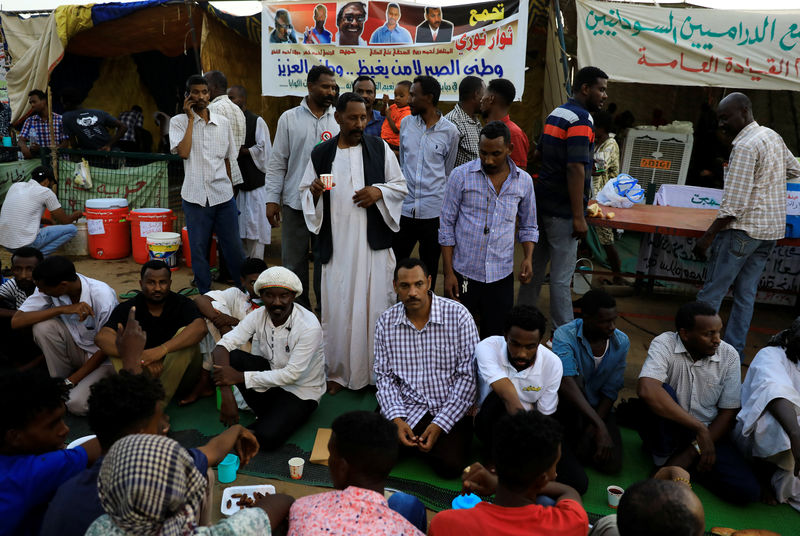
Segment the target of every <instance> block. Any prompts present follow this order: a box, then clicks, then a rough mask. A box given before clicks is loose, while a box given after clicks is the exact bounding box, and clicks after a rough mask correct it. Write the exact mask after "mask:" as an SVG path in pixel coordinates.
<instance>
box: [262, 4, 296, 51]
mask: <svg viewBox="0 0 800 536" xmlns="http://www.w3.org/2000/svg"><path fill="white" fill-rule="evenodd" d="M269 42H270V43H297V35H296V34H295V33H294V27H292V18H291V17H290V16H289V12H288V11H286V10H285V9H279V10H278V11H276V12H275V29H274V30H272V33H271V34H270V35H269Z"/></svg>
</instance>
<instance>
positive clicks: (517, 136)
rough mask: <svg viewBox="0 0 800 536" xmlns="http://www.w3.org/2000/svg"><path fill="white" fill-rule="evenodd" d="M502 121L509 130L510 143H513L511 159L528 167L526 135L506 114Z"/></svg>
mask: <svg viewBox="0 0 800 536" xmlns="http://www.w3.org/2000/svg"><path fill="white" fill-rule="evenodd" d="M502 121H503V123H505V124H506V126H507V127H508V130H510V131H511V143H513V144H514V150H513V151H511V160H513V161H514V163H515V164H516V165H518V166H519V167H521V168H523V169H524V168H526V167H528V148H529V147H530V145H529V143H528V136H526V135H525V133H524V132H523V131H522V129H521V128H519V125H517V124H516V123H515V122H514V121H512V120H511V118H509V117H508V116H505V117H504V118H503V119H502Z"/></svg>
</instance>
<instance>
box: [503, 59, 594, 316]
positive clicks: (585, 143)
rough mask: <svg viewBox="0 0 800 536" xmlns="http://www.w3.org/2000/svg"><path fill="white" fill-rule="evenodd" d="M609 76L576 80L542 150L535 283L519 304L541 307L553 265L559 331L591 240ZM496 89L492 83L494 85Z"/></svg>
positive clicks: (587, 70) (586, 72)
mask: <svg viewBox="0 0 800 536" xmlns="http://www.w3.org/2000/svg"><path fill="white" fill-rule="evenodd" d="M607 84H608V75H607V74H606V73H604V72H603V71H601V70H600V69H598V68H597V67H584V68H583V69H581V70H580V71H578V73H577V74H576V75H575V82H574V83H573V84H572V87H573V89H574V91H575V95H574V97H573V98H571V99H570V100H569V101H567V102H566V103H565V104H563V105H561V106H559V107H558V108H556V109H555V110H553V111H552V112H551V113H550V115H549V116H547V120H546V122H545V123H546V124H545V127H544V132H543V134H542V137H541V140H540V141H539V148H538V150H539V151H541V154H542V168H541V171H540V172H539V180H538V181H537V183H536V185H535V190H536V210H537V213H538V216H539V242H538V244H539V247H537V248H536V253H535V254H534V256H533V279H532V281H531V282H530V283H528V284H524V285H522V286H520V289H519V296H518V298H517V300H518V302H519V303H526V304H530V305H536V303H537V302H538V301H539V292H540V290H541V288H542V284H543V283H544V278H545V276H546V275H547V263H548V261H549V262H550V320H551V322H552V323H553V329H556V328H558V327H559V326H561V325H563V324H566V323H568V322H572V319H573V318H574V317H573V314H572V294H571V292H570V282H571V281H572V273H573V272H574V271H575V262H576V261H577V260H578V259H577V253H578V240H580V239H582V238H584V237H585V236H586V231H587V226H586V219H585V218H584V211H585V210H586V202H587V201H588V200H589V197H588V196H589V194H590V192H591V188H592V163H593V162H594V130H593V128H592V116H591V115H590V112H594V111H597V110H599V109H600V108H601V107H602V106H603V103H604V102H605V100H606V85H607ZM490 87H491V84H490Z"/></svg>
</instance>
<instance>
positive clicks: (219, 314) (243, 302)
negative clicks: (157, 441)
mask: <svg viewBox="0 0 800 536" xmlns="http://www.w3.org/2000/svg"><path fill="white" fill-rule="evenodd" d="M266 269H267V263H266V262H264V260H263V259H245V261H244V263H242V271H241V274H240V275H241V279H240V281H241V283H242V288H243V289H244V291H243V290H242V289H240V288H238V287H229V288H226V289H225V290H211V291H209V292H206V293H205V294H203V295H202V296H198V297H197V299H196V300H195V301H194V303H195V305H197V308H198V309H199V310H200V313H201V314H202V315H203V316H204V317H205V319H206V327H207V328H208V335H206V336H205V338H204V339H203V342H202V343H201V344H200V348H201V350H202V352H203V370H202V371H201V372H200V379H198V380H197V384H196V385H195V387H194V390H193V391H192V392H191V394H189V396H187V397H186V398H184V399H182V400H181V401H180V402H179V403H178V405H180V406H185V405H188V404H191V403H192V402H194V401H196V400H197V399H198V398H202V397H204V396H211V395H213V394H214V384H213V383H212V382H211V369H212V367H213V365H214V358H213V357H212V356H211V352H213V351H214V347H215V346H216V345H217V343H218V342H219V340H220V339H221V338H222V337H223V336H224V335H227V334H228V333H229V332H230V331H231V330H232V329H233V328H235V327H236V326H237V325H238V324H239V322H241V321H242V320H244V317H246V316H247V315H249V314H250V313H252V312H253V311H255V310H256V309H258V308H259V307H261V298H259V297H258V294H256V291H255V289H254V288H253V285H254V284H255V282H256V280H257V279H258V276H260V275H261V272H263V271H264V270H266ZM244 350H245V351H249V350H250V343H249V342H248V343H246V344H245V347H244Z"/></svg>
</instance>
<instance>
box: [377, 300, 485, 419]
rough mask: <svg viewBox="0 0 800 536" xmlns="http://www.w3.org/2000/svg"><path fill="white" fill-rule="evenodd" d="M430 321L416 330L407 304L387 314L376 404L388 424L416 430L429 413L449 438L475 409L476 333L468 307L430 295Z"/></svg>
mask: <svg viewBox="0 0 800 536" xmlns="http://www.w3.org/2000/svg"><path fill="white" fill-rule="evenodd" d="M430 296H431V299H432V303H431V311H430V318H429V319H428V323H427V324H425V327H423V328H422V329H421V330H418V329H417V328H416V327H415V326H414V324H412V323H411V321H410V320H409V319H408V317H407V316H406V309H405V305H403V303H398V304H395V305H393V306H392V307H390V308H389V309H387V310H386V311H384V312H383V314H382V315H381V316H380V318H379V319H378V322H377V323H376V325H375V377H376V380H377V382H376V383H377V386H378V403H379V404H380V406H381V413H382V414H383V416H384V417H386V418H387V419H389V420H391V419H395V418H397V417H401V418H403V419H404V420H405V421H406V422H407V423H408V425H409V426H410V427H412V428H413V427H414V426H416V425H417V423H418V422H419V421H420V419H422V417H424V416H425V414H426V413H430V414H431V415H433V424H436V425H437V426H439V428H441V429H442V430H443V431H444V432H445V433H448V432H450V429H451V428H452V427H453V425H454V424H455V423H456V422H458V421H459V420H461V418H462V417H464V415H466V413H467V411H468V410H469V409H470V407H471V406H472V404H474V403H475V395H476V393H477V384H476V381H477V380H476V376H475V358H474V351H475V345H476V344H478V341H479V340H480V338H479V337H478V329H477V328H476V327H475V321H474V320H473V319H472V315H470V314H469V311H467V309H466V307H464V306H463V305H461V304H460V303H458V302H455V301H453V300H448V299H447V298H440V297H439V296H436V295H434V294H433V293H431V294H430Z"/></svg>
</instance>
